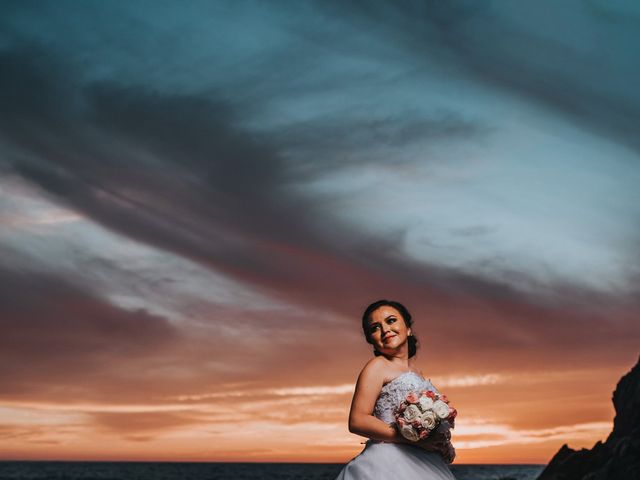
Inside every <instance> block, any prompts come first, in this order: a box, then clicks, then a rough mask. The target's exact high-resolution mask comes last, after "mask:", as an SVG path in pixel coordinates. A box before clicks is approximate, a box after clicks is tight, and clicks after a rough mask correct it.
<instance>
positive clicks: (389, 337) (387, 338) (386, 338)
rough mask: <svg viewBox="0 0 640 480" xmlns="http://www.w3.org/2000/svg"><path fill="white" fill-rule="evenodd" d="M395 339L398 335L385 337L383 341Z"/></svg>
mask: <svg viewBox="0 0 640 480" xmlns="http://www.w3.org/2000/svg"><path fill="white" fill-rule="evenodd" d="M394 337H397V335H389V336H387V337H384V338H383V339H382V341H383V342H386V341H387V340H389V339H391V338H394Z"/></svg>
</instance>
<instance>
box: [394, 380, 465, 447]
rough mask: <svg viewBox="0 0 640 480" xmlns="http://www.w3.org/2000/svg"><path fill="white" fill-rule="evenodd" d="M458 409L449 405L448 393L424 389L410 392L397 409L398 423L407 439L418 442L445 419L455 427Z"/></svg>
mask: <svg viewBox="0 0 640 480" xmlns="http://www.w3.org/2000/svg"><path fill="white" fill-rule="evenodd" d="M457 414H458V412H457V410H456V409H455V408H453V407H451V406H449V399H448V398H447V396H446V395H441V394H439V393H436V392H433V391H431V390H423V391H421V392H420V393H416V392H409V393H408V394H407V396H406V398H405V399H404V400H403V401H402V403H400V405H399V406H398V408H396V411H395V419H396V425H397V426H398V429H399V430H400V434H401V435H402V436H403V437H404V438H406V439H407V440H411V441H412V442H417V441H418V440H422V439H423V438H427V437H428V436H429V434H430V433H431V432H432V431H434V430H435V429H436V428H438V427H439V426H440V425H441V424H442V422H443V421H445V420H446V421H448V422H449V425H450V426H451V428H454V419H455V418H456V415H457Z"/></svg>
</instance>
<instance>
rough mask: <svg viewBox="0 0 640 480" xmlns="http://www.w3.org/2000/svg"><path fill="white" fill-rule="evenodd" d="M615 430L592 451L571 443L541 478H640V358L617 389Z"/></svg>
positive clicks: (563, 449) (621, 380) (626, 479)
mask: <svg viewBox="0 0 640 480" xmlns="http://www.w3.org/2000/svg"><path fill="white" fill-rule="evenodd" d="M613 406H614V408H615V410H616V416H615V419H614V420H613V430H612V431H611V433H610V434H609V436H608V437H607V440H606V441H605V442H604V443H602V442H601V441H598V442H597V443H596V444H595V445H594V446H593V448H592V449H591V450H588V449H586V448H583V449H581V450H573V449H572V448H569V447H568V446H567V444H564V445H563V446H562V448H560V450H559V451H558V453H556V454H555V455H554V457H553V458H552V459H551V461H550V462H549V465H547V467H546V468H545V469H544V470H543V472H542V473H541V474H540V476H539V477H538V478H537V480H640V358H639V359H638V363H636V365H635V367H633V368H632V369H631V371H630V372H629V373H627V374H626V375H625V376H623V377H622V378H621V379H620V381H619V382H618V385H617V386H616V389H615V391H614V392H613Z"/></svg>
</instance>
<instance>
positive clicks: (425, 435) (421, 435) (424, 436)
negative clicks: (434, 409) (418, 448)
mask: <svg viewBox="0 0 640 480" xmlns="http://www.w3.org/2000/svg"><path fill="white" fill-rule="evenodd" d="M428 436H429V430H427V429H426V428H425V429H424V430H422V431H421V432H420V440H423V439H425V438H427V437H428Z"/></svg>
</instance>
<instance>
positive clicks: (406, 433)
mask: <svg viewBox="0 0 640 480" xmlns="http://www.w3.org/2000/svg"><path fill="white" fill-rule="evenodd" d="M400 433H401V434H402V436H403V437H404V438H406V439H407V440H411V441H412V442H417V441H418V440H419V439H420V436H419V435H418V432H416V431H415V430H414V428H413V427H412V426H411V425H408V424H407V425H405V426H404V427H402V428H401V429H400Z"/></svg>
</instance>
